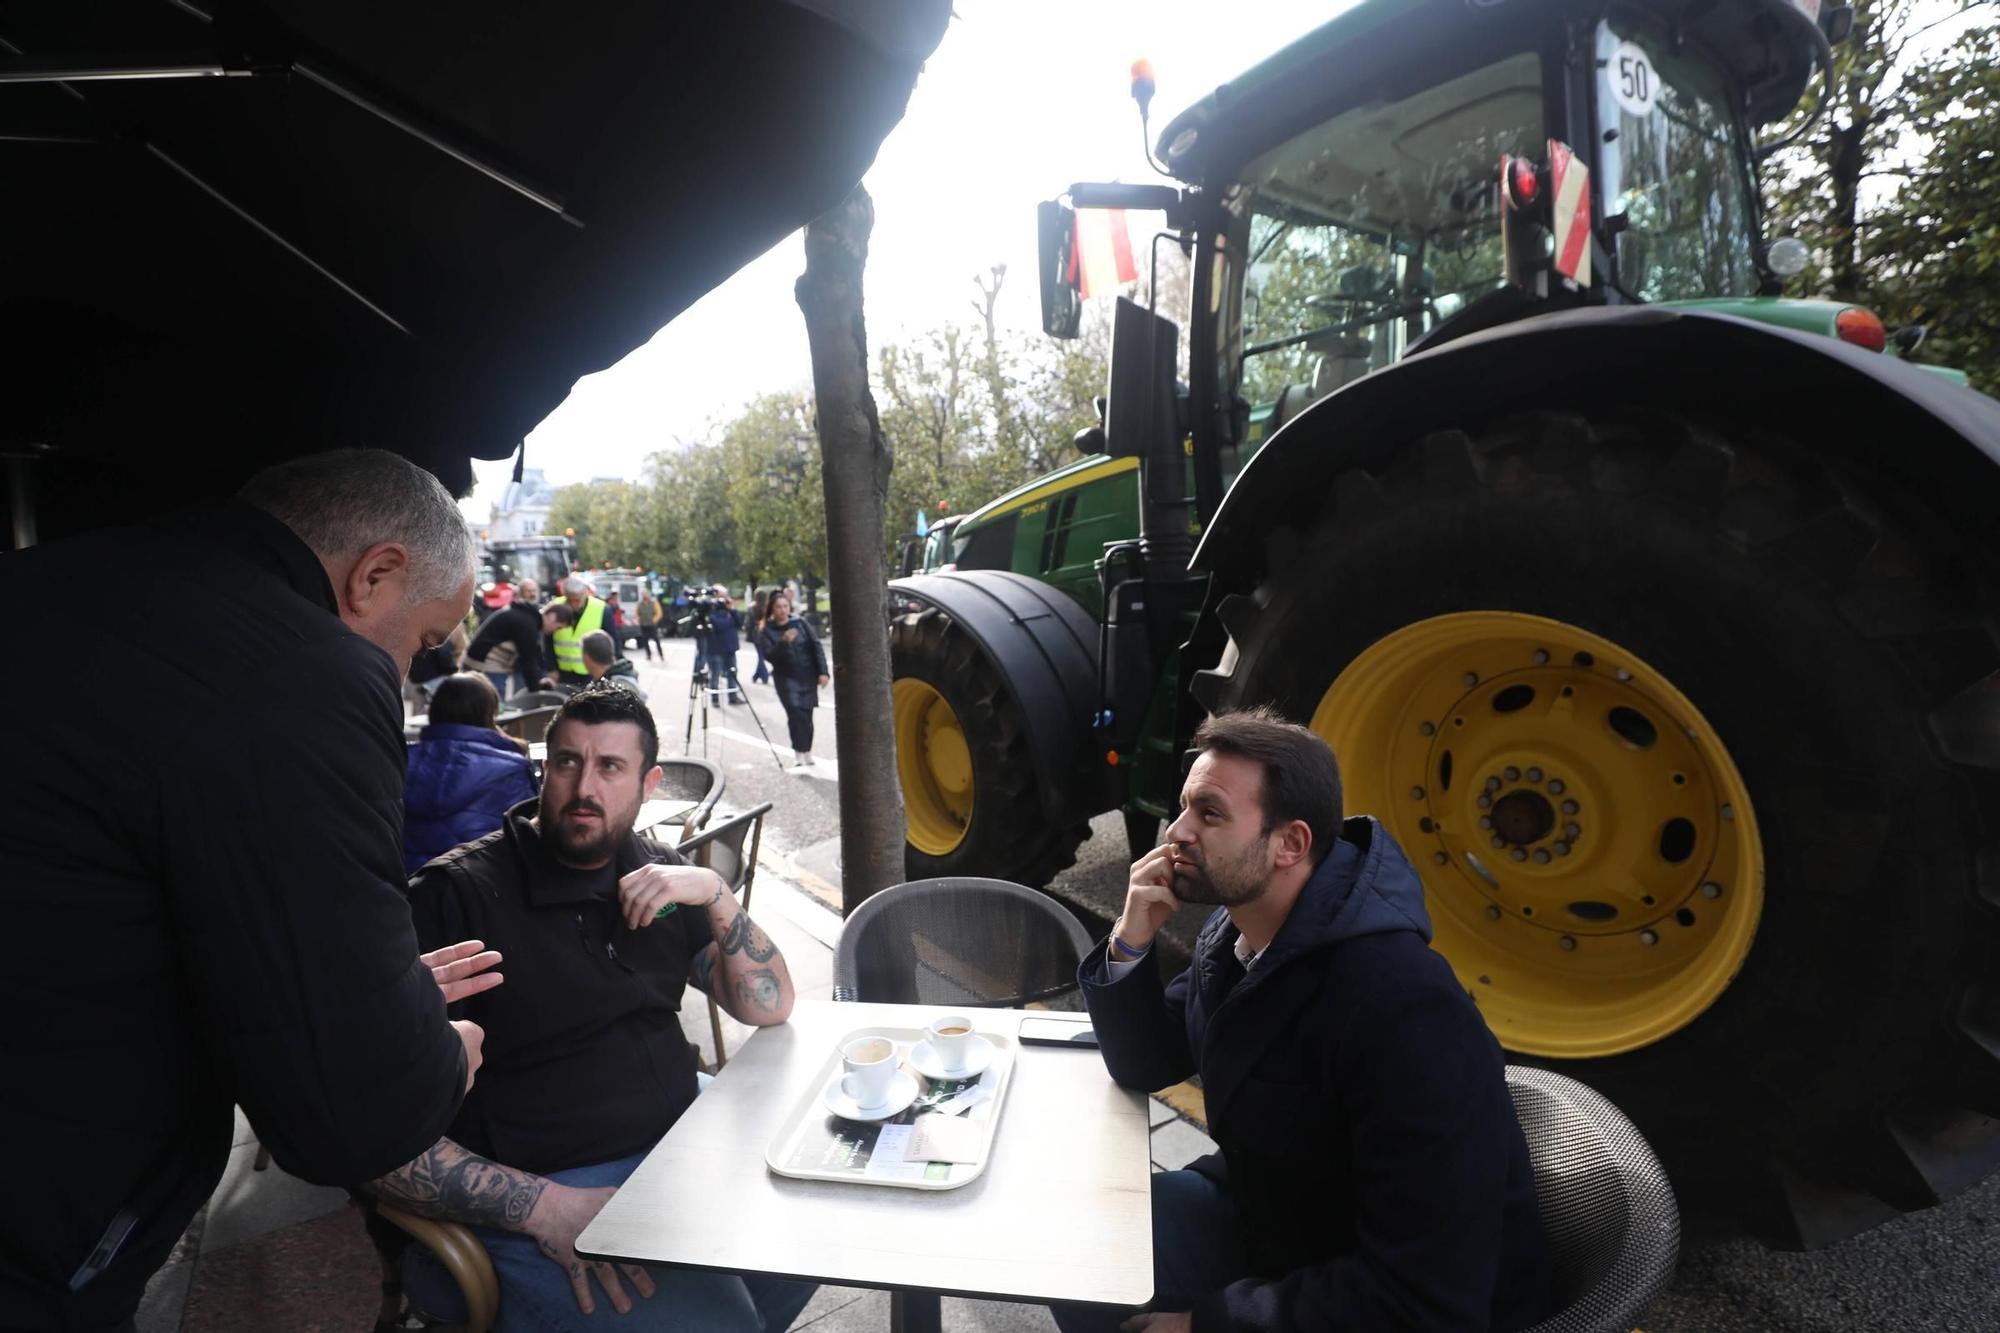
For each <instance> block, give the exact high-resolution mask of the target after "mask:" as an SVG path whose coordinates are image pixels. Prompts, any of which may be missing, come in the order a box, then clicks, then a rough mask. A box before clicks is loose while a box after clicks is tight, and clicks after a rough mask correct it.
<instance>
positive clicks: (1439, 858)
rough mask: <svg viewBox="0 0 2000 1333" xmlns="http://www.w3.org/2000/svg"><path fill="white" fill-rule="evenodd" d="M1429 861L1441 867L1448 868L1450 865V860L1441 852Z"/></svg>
mask: <svg viewBox="0 0 2000 1333" xmlns="http://www.w3.org/2000/svg"><path fill="white" fill-rule="evenodd" d="M1431 859H1432V860H1434V861H1436V862H1437V863H1438V864H1439V865H1441V866H1448V865H1450V864H1451V858H1450V857H1449V856H1447V855H1445V854H1444V853H1443V852H1439V853H1437V855H1435V856H1433V857H1432V858H1431Z"/></svg>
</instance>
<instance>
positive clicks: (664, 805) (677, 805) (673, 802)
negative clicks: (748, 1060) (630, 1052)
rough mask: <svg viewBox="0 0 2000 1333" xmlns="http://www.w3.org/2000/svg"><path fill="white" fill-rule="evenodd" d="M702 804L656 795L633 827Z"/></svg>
mask: <svg viewBox="0 0 2000 1333" xmlns="http://www.w3.org/2000/svg"><path fill="white" fill-rule="evenodd" d="M700 804H701V802H700V801H690V800H688V799H686V798H685V797H681V796H656V797H654V798H653V799H652V800H650V801H648V802H646V803H645V804H644V805H642V806H640V807H639V814H638V816H637V817H636V818H634V819H633V821H632V829H633V831H634V832H636V833H644V832H645V831H646V830H647V829H649V828H652V827H653V826H654V825H656V824H667V823H672V822H673V821H675V820H678V819H680V818H681V817H682V816H683V815H685V814H687V812H688V811H690V810H692V809H694V808H695V807H696V806H697V805H700ZM723 1068H725V1069H727V1068H728V1066H727V1065H724V1066H723Z"/></svg>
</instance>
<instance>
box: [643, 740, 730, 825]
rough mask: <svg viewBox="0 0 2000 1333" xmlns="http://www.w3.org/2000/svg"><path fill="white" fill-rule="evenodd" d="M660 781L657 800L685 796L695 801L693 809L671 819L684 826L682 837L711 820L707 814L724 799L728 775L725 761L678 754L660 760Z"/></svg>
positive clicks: (683, 797)
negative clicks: (723, 765) (723, 768)
mask: <svg viewBox="0 0 2000 1333" xmlns="http://www.w3.org/2000/svg"><path fill="white" fill-rule="evenodd" d="M660 775H661V776H660V785H659V788H658V789H657V790H656V791H654V793H653V799H654V800H682V801H693V802H695V807H694V809H692V810H690V811H688V812H687V813H686V814H685V815H682V816H681V817H680V818H679V819H677V820H673V821H671V822H673V823H677V824H679V825H680V826H681V838H682V839H683V840H685V839H687V838H690V837H692V836H694V835H695V834H697V833H699V832H701V830H702V828H703V827H704V826H705V825H706V824H707V823H708V817H709V815H710V814H711V813H713V812H714V810H715V803H716V802H717V801H719V800H721V799H722V789H723V787H725V786H727V785H728V781H729V779H728V778H727V777H726V776H725V775H724V774H723V771H722V765H720V764H718V763H716V762H714V761H713V760H709V759H695V758H692V757H689V756H682V755H675V756H674V757H672V758H665V757H662V758H661V760H660Z"/></svg>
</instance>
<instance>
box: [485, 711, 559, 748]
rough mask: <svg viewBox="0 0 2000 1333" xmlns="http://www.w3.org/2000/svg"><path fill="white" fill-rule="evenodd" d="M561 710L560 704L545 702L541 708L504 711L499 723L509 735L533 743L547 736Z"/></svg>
mask: <svg viewBox="0 0 2000 1333" xmlns="http://www.w3.org/2000/svg"><path fill="white" fill-rule="evenodd" d="M561 711H562V706H561V705H560V704H544V705H543V706H542V707H540V708H524V709H521V710H520V711H518V712H508V713H502V714H501V715H500V720H499V722H498V723H497V725H498V726H499V728H500V730H502V731H504V732H506V733H507V734H508V735H509V736H513V737H515V738H516V739H518V740H524V741H527V742H528V743H530V744H533V743H534V742H536V741H539V740H544V739H546V738H547V736H548V734H549V727H550V725H551V724H552V723H554V721H555V720H556V714H557V713H560V712H561Z"/></svg>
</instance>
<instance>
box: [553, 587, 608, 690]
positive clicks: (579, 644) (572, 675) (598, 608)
mask: <svg viewBox="0 0 2000 1333" xmlns="http://www.w3.org/2000/svg"><path fill="white" fill-rule="evenodd" d="M563 600H564V601H565V602H566V603H567V604H568V606H569V609H570V615H571V617H572V618H571V620H570V622H569V624H568V625H566V626H565V627H563V628H562V629H559V630H557V631H556V632H555V635H554V643H555V655H556V674H555V675H553V676H551V677H549V678H548V679H547V680H545V681H543V682H542V683H543V684H544V685H560V686H567V687H569V688H570V689H573V690H580V689H582V688H583V687H584V686H586V685H588V684H590V673H589V672H587V671H585V670H584V667H583V636H584V635H586V634H594V633H596V632H597V631H598V630H600V629H607V628H608V627H609V626H610V623H611V615H610V612H609V611H608V610H607V609H606V607H605V605H604V600H603V599H602V598H600V597H597V596H595V595H594V594H593V593H592V592H591V591H590V585H589V584H588V583H586V582H584V580H582V579H580V578H577V577H576V576H575V575H571V576H570V577H569V578H568V579H566V580H564V582H563Z"/></svg>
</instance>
